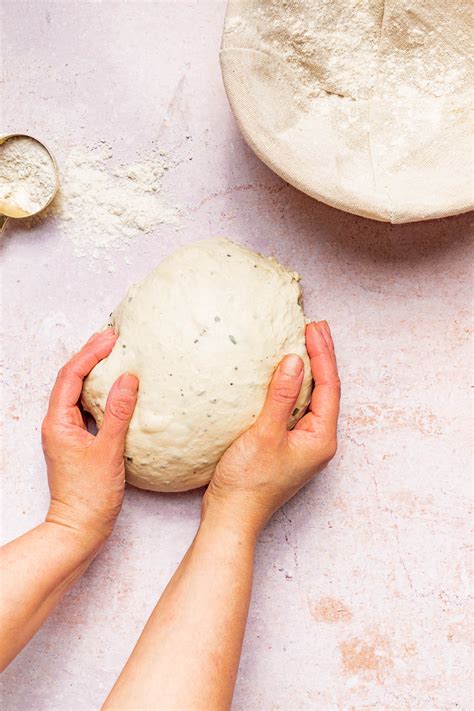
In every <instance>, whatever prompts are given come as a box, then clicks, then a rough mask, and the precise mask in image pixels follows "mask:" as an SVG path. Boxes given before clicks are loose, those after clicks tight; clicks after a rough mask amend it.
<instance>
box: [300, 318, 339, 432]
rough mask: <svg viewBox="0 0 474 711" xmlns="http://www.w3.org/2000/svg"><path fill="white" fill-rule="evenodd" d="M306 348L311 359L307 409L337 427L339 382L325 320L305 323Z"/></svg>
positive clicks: (334, 428)
mask: <svg viewBox="0 0 474 711" xmlns="http://www.w3.org/2000/svg"><path fill="white" fill-rule="evenodd" d="M306 348H307V349H308V355H309V359H310V363H311V372H312V374H313V380H314V383H315V385H314V390H313V395H312V397H311V403H310V410H311V412H312V413H313V415H315V416H316V417H317V418H318V419H319V420H323V421H324V422H325V424H326V425H327V426H328V428H329V430H334V431H335V430H336V425H337V417H338V415H339V401H340V398H341V384H340V381H339V374H338V371H337V363H336V355H335V353H334V346H333V342H332V337H331V331H330V330H329V326H328V325H327V323H326V324H325V325H323V323H322V322H319V323H310V324H309V325H308V326H307V327H306Z"/></svg>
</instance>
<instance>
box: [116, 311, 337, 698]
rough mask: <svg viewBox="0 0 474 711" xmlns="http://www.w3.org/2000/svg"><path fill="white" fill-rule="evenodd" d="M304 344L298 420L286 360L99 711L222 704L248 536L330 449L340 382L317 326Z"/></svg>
mask: <svg viewBox="0 0 474 711" xmlns="http://www.w3.org/2000/svg"><path fill="white" fill-rule="evenodd" d="M306 344H307V349H308V354H309V357H310V362H311V369H312V373H313V379H314V381H315V388H314V391H313V395H312V399H311V404H310V408H309V411H308V413H307V414H306V415H305V416H304V417H303V418H302V419H301V420H300V421H299V422H298V424H297V425H296V427H295V428H294V429H293V430H292V431H288V429H287V427H288V420H289V417H290V415H291V412H292V410H293V408H294V406H295V403H296V400H297V398H298V394H299V391H300V388H301V384H302V381H303V362H302V360H301V359H300V358H299V357H298V356H296V355H289V356H287V357H286V358H284V359H283V361H282V363H281V364H280V365H279V367H278V368H277V370H276V372H275V374H274V377H273V379H272V382H271V385H270V388H269V391H268V395H267V399H266V402H265V405H264V407H263V410H262V412H261V414H260V416H259V418H258V419H257V421H256V422H255V424H254V425H253V427H251V428H250V429H249V430H248V431H247V432H245V433H244V434H243V435H242V436H241V437H240V438H239V439H237V440H236V441H235V442H234V444H233V445H232V446H231V447H230V448H229V449H228V450H227V452H226V453H225V454H224V456H223V457H222V459H221V461H220V462H219V464H218V466H217V468H216V471H215V473H214V476H213V478H212V480H211V482H210V484H209V487H208V489H207V491H206V494H205V496H204V499H203V505H202V515H201V523H200V526H199V530H198V532H197V534H196V537H195V538H194V541H193V543H192V544H191V546H190V548H189V550H188V552H187V553H186V555H185V557H184V559H183V561H182V562H181V564H180V566H179V567H178V569H177V571H176V573H175V575H174V576H173V578H172V580H171V581H170V583H169V584H168V586H167V588H166V589H165V591H164V593H163V594H162V596H161V598H160V600H159V601H158V604H157V606H156V607H155V609H154V611H153V613H152V614H151V616H150V618H149V620H148V622H147V624H146V626H145V628H144V630H143V632H142V634H141V636H140V638H139V640H138V642H137V644H136V646H135V648H134V650H133V652H132V654H131V656H130V658H129V659H128V661H127V663H126V665H125V667H124V669H123V671H122V673H121V675H120V676H119V678H118V680H117V682H116V684H115V686H114V687H113V689H112V691H111V692H110V694H109V696H108V698H107V700H106V701H105V704H104V707H103V708H104V709H107V710H109V709H116V710H117V711H118V710H119V709H120V710H121V711H125V710H127V709H130V710H131V709H140V711H145V710H146V709H150V710H153V711H172V710H174V711H203V710H204V709H205V711H221V710H224V709H228V708H229V707H230V704H231V701H232V694H233V690H234V685H235V680H236V675H237V669H238V664H239V659H240V653H241V648H242V641H243V636H244V630H245V624H246V620H247V614H248V607H249V601H250V594H251V587H252V572H253V564H254V553H255V546H256V542H257V539H258V535H259V533H260V531H261V530H262V528H263V527H264V526H265V523H266V522H267V521H268V519H269V518H270V516H271V515H272V514H273V513H274V512H275V511H276V509H277V508H279V507H280V506H282V504H284V503H285V502H286V501H288V499H290V498H291V497H292V496H293V495H294V494H295V493H296V492H297V491H298V490H299V489H301V488H302V487H303V486H304V485H305V484H306V483H307V482H308V481H310V479H312V477H313V476H314V475H315V474H316V473H317V472H319V471H320V470H321V469H323V468H324V466H325V465H326V464H327V463H328V462H329V460H330V459H331V458H332V457H333V456H334V454H335V451H336V430H337V418H338V413H339V400H340V383H339V377H338V372H337V365H336V357H335V353H334V345H333V342H332V337H331V333H330V330H329V326H328V325H327V323H326V322H325V321H322V322H319V323H312V324H309V325H308V326H307V329H306Z"/></svg>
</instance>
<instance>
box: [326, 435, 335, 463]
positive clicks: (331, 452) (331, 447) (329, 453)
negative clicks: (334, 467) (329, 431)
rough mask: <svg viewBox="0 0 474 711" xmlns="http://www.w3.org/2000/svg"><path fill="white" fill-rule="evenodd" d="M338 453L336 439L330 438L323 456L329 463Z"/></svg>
mask: <svg viewBox="0 0 474 711" xmlns="http://www.w3.org/2000/svg"><path fill="white" fill-rule="evenodd" d="M336 452H337V440H336V438H335V437H329V438H328V439H327V440H326V442H325V445H324V449H323V456H324V459H325V461H327V462H329V461H331V459H332V458H333V457H334V456H335V454H336Z"/></svg>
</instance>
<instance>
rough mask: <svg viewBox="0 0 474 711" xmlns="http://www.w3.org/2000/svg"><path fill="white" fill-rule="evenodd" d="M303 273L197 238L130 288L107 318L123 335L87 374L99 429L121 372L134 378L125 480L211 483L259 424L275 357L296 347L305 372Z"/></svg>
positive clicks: (178, 485)
mask: <svg viewBox="0 0 474 711" xmlns="http://www.w3.org/2000/svg"><path fill="white" fill-rule="evenodd" d="M298 279H299V277H298V275H297V274H296V273H294V272H290V271H288V270H286V269H284V268H283V267H282V266H281V265H280V264H278V263H277V262H276V261H274V260H273V259H268V258H266V257H263V256H261V255H259V254H256V253H255V252H251V251H249V250H248V249H245V248H244V247H241V246H239V245H237V244H234V243H233V242H230V241H229V240H227V239H213V240H205V241H202V242H194V243H193V244H190V245H189V246H186V247H184V248H182V249H179V250H178V251H176V252H175V253H173V254H172V255H171V256H169V257H168V258H166V259H165V260H164V261H163V262H162V263H161V264H160V266H159V267H158V268H157V269H156V270H155V271H154V272H152V273H151V274H150V275H149V276H148V277H147V278H146V279H145V280H144V281H143V282H141V283H140V284H136V285H134V286H132V287H131V289H130V290H129V292H128V294H127V295H126V297H125V299H124V300H123V301H122V303H121V304H120V305H119V306H118V307H117V308H116V309H115V311H114V313H113V314H112V316H111V324H112V325H114V327H115V329H116V331H117V332H118V334H119V337H118V340H117V342H116V344H115V346H114V349H113V351H112V353H111V354H110V356H109V357H108V358H106V359H105V360H103V361H101V362H100V363H99V364H98V365H97V366H96V367H95V368H94V370H93V371H92V373H91V374H90V375H89V377H88V378H87V379H86V381H85V383H84V389H83V393H82V400H83V404H84V407H85V408H86V409H87V410H88V411H89V412H91V413H92V415H93V416H94V417H95V419H96V421H97V424H98V426H99V427H100V426H101V424H102V420H103V414H104V408H105V403H106V400H107V395H108V393H109V390H110V388H111V386H112V384H113V382H114V381H115V380H116V378H118V377H119V375H120V374H121V373H123V372H124V371H128V372H130V373H135V374H136V375H137V376H138V378H139V379H140V390H139V396H138V402H137V406H136V409H135V412H134V415H133V418H132V421H131V424H130V428H129V431H128V435H127V441H126V448H125V466H126V475H127V481H128V482H130V484H133V485H134V486H137V487H139V488H141V489H151V490H153V491H185V490H187V489H194V488H196V487H199V486H202V485H204V484H206V483H207V482H208V481H209V480H210V478H211V476H212V474H213V472H214V469H215V466H216V464H217V462H218V461H219V459H220V457H221V456H222V454H223V453H224V451H225V450H226V449H227V448H228V447H229V445H230V444H231V443H232V442H233V441H234V439H236V437H238V436H239V435H240V434H241V433H242V432H244V431H245V430H246V429H248V428H249V427H250V426H251V425H252V424H253V423H254V422H255V419H256V417H257V416H258V414H259V413H260V410H261V408H262V405H263V402H264V399H265V396H266V392H267V388H268V384H269V382H270V380H271V377H272V374H273V372H274V369H275V367H276V366H277V365H278V363H279V361H280V360H281V359H282V358H283V356H284V355H286V354H287V353H297V354H299V355H300V356H301V357H302V358H303V360H304V365H305V376H304V382H303V386H302V389H301V393H300V396H299V399H298V402H297V403H296V407H295V410H294V413H293V415H292V418H291V422H290V426H293V425H294V424H295V423H296V421H297V420H298V419H299V418H300V417H301V416H302V414H303V413H304V411H305V409H306V407H307V405H308V402H309V399H310V395H311V387H312V378H311V370H310V365H309V360H308V356H307V353H306V347H305V337H304V331H305V318H304V314H303V309H302V306H301V301H302V299H301V289H300V287H299V284H298Z"/></svg>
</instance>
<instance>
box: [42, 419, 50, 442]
mask: <svg viewBox="0 0 474 711" xmlns="http://www.w3.org/2000/svg"><path fill="white" fill-rule="evenodd" d="M50 433H51V425H50V422H49V419H48V417H45V418H44V420H43V422H42V423H41V438H42V440H43V442H44V441H45V440H47V439H48V437H49V435H50Z"/></svg>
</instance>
